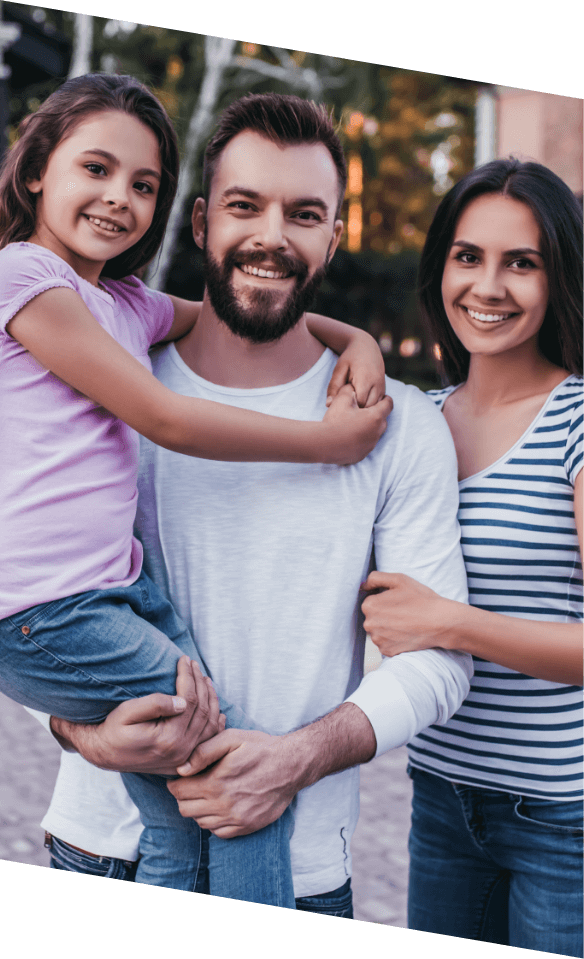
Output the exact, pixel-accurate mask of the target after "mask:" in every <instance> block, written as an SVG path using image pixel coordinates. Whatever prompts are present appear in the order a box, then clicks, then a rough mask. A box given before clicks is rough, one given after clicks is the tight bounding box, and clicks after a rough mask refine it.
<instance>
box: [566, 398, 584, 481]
mask: <svg viewBox="0 0 584 959" xmlns="http://www.w3.org/2000/svg"><path fill="white" fill-rule="evenodd" d="M583 410H584V400H583V399H582V397H580V399H579V400H577V402H576V405H575V406H574V409H573V411H572V419H571V422H570V429H569V430H568V440H567V443H566V453H565V456H564V464H565V467H566V476H567V477H568V479H569V480H570V483H571V484H572V486H573V485H574V483H575V482H576V477H577V476H578V473H579V472H580V470H581V469H582V466H583V465H584V464H583V460H582V452H583V450H582V447H583V440H582V437H583V429H582V414H583Z"/></svg>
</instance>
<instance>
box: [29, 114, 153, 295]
mask: <svg viewBox="0 0 584 959" xmlns="http://www.w3.org/2000/svg"><path fill="white" fill-rule="evenodd" d="M161 172H162V168H161V163H160V150H159V147H158V141H157V139H156V136H155V134H154V133H153V132H152V130H151V129H150V128H149V127H147V126H145V124H143V123H142V122H141V121H140V120H138V119H137V118H136V117H134V116H130V115H129V114H127V113H122V112H120V111H115V110H111V111H105V112H102V113H96V114H93V115H92V116H91V117H89V118H88V119H87V120H85V121H83V122H82V123H80V124H79V125H78V126H76V127H75V128H74V130H73V132H72V133H71V134H70V136H68V137H66V138H65V139H63V140H61V142H60V143H59V144H58V146H57V147H56V148H55V149H54V150H53V152H52V154H51V155H50V157H49V160H48V163H47V166H46V168H45V170H44V172H43V173H42V174H41V176H40V177H39V179H38V180H30V181H29V182H28V183H27V187H28V189H29V190H30V192H31V193H36V194H37V195H38V199H37V207H36V226H35V231H34V233H33V235H32V236H31V238H30V241H31V242H32V243H38V244H40V245H41V246H44V247H46V248H47V249H49V250H52V251H53V253H56V254H57V255H58V256H60V257H61V258H62V259H63V260H65V261H66V262H67V263H68V264H69V266H71V267H72V268H73V269H74V270H75V272H76V273H77V274H78V275H79V276H82V277H83V278H84V279H86V280H89V282H91V283H93V284H97V281H98V279H99V275H100V273H101V271H102V269H103V267H104V265H105V263H106V261H107V260H111V259H112V258H113V257H115V256H118V255H119V254H120V253H123V252H124V251H125V250H127V249H129V248H130V247H131V246H133V245H134V244H135V243H137V242H138V241H139V240H140V239H141V238H142V237H143V236H144V234H145V233H146V231H147V230H148V227H149V226H150V224H151V223H152V217H153V216H154V210H155V208H156V198H157V195H158V188H159V185H160V177H161Z"/></svg>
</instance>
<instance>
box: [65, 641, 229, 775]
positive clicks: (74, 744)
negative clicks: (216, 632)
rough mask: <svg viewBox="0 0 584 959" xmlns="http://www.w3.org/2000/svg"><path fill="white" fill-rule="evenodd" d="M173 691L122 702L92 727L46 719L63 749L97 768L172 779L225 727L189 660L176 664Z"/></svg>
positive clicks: (208, 688) (206, 684)
mask: <svg viewBox="0 0 584 959" xmlns="http://www.w3.org/2000/svg"><path fill="white" fill-rule="evenodd" d="M176 689H177V695H176V696H167V695H165V694H163V693H152V694H151V695H150V696H143V697H142V698H141V699H132V700H128V701H127V702H125V703H121V704H120V705H119V706H117V707H116V708H115V709H114V710H112V712H111V713H110V714H109V715H108V716H107V718H106V719H105V720H104V721H103V722H102V723H99V724H97V725H87V724H83V723H70V722H68V721H67V720H65V719H59V718H58V717H56V716H51V718H50V729H51V731H52V733H53V735H54V736H55V738H56V739H57V741H58V742H59V743H60V745H61V746H62V747H63V749H65V750H68V751H76V752H78V753H80V754H81V755H82V756H83V758H84V759H86V760H87V761H88V762H90V763H92V764H93V765H94V766H99V767H100V768H101V769H113V770H117V771H119V772H142V773H156V774H158V775H167V776H174V775H176V767H177V766H178V765H180V763H182V762H184V761H185V759H186V758H187V757H188V756H189V755H190V754H191V752H192V750H193V749H194V748H195V746H196V745H197V744H198V743H201V742H203V741H205V740H206V739H207V738H209V737H211V736H214V735H216V734H217V732H220V731H222V730H223V729H224V728H225V717H224V716H222V715H221V714H220V713H219V701H218V699H217V695H216V693H215V690H214V689H213V685H212V683H211V681H210V680H209V679H207V678H206V677H205V676H203V674H202V673H201V671H200V669H199V667H198V665H197V664H196V663H192V664H191V661H190V660H189V658H188V656H183V657H181V659H180V660H179V663H178V666H177V681H176Z"/></svg>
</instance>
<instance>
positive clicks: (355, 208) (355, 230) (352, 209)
mask: <svg viewBox="0 0 584 959" xmlns="http://www.w3.org/2000/svg"><path fill="white" fill-rule="evenodd" d="M362 233H363V211H362V209H361V204H360V203H359V201H358V200H351V202H350V203H349V215H348V217H347V247H348V249H349V251H350V252H351V253H358V252H359V250H360V249H361V236H362Z"/></svg>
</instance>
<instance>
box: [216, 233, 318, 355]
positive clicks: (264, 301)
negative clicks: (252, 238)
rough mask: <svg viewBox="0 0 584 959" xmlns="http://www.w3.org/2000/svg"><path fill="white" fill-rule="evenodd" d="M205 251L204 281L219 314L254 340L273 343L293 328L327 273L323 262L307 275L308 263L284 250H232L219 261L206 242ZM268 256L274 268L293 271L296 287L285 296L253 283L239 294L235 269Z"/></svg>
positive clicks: (237, 330)
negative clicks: (242, 300)
mask: <svg viewBox="0 0 584 959" xmlns="http://www.w3.org/2000/svg"><path fill="white" fill-rule="evenodd" d="M203 255H204V266H205V283H206V287H207V292H208V294H209V299H210V300H211V305H212V307H213V309H214V311H215V313H216V315H217V316H218V317H219V319H220V320H222V322H223V323H225V325H226V326H227V327H228V328H229V329H230V330H231V332H232V333H235V335H236V336H240V337H241V338H242V339H245V340H249V341H250V342H251V343H272V342H274V341H275V340H279V339H280V338H281V337H282V336H284V334H285V333H288V332H289V330H291V329H293V328H294V327H295V326H296V324H297V323H298V321H299V320H300V318H301V316H302V315H303V314H304V313H305V312H306V310H308V309H309V307H310V305H311V304H312V300H313V299H314V295H315V293H316V291H317V289H318V287H319V286H320V284H321V282H322V280H323V277H324V275H325V273H326V266H324V265H323V266H322V267H320V268H319V269H318V270H316V271H315V272H314V273H313V275H312V276H311V277H308V269H307V267H306V264H305V263H302V262H301V261H300V260H297V259H296V258H295V257H292V256H289V255H288V254H285V253H278V252H274V253H270V254H269V257H267V256H266V254H265V253H264V252H263V251H262V250H255V251H250V252H248V253H235V252H233V251H231V252H229V253H227V255H226V256H225V259H224V260H223V263H222V264H220V263H218V262H217V260H215V258H214V257H213V255H212V253H211V252H210V250H209V249H208V247H207V245H206V244H205V247H204V250H203ZM267 259H269V261H270V264H271V266H270V269H272V270H274V271H275V272H277V273H284V274H289V273H292V274H293V276H294V280H295V282H294V288H293V289H292V290H290V292H289V293H288V294H287V295H286V296H284V297H283V296H282V294H281V293H279V292H278V291H277V290H274V289H273V288H272V289H269V288H267V289H265V290H262V289H258V288H255V287H252V286H251V285H250V287H249V288H248V289H247V290H245V292H243V293H242V294H239V296H238V294H237V293H236V291H235V288H234V285H233V279H232V277H233V271H234V270H235V269H237V267H238V266H241V265H242V264H247V265H249V266H254V265H257V266H261V265H262V263H263V262H264V261H265V260H267ZM327 261H328V258H327ZM240 296H241V297H245V300H246V301H247V304H248V305H247V306H242V304H241V301H240V299H239V297H240Z"/></svg>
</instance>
